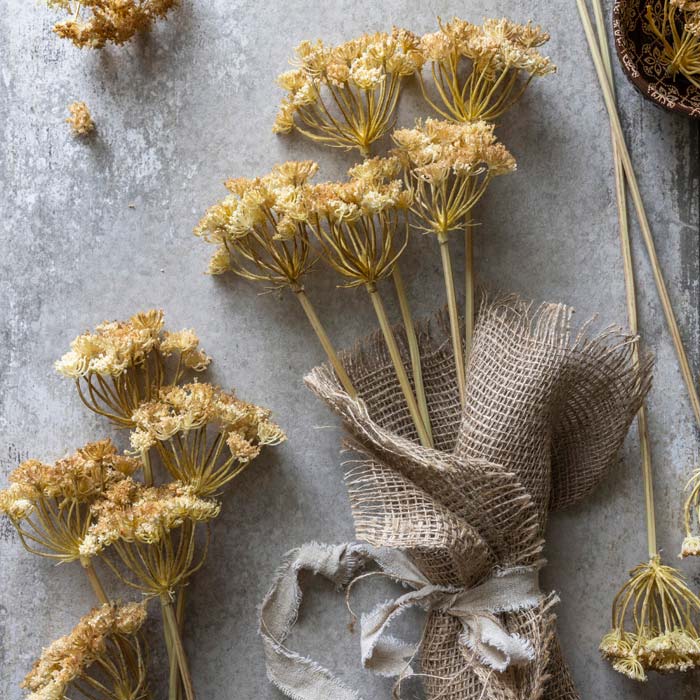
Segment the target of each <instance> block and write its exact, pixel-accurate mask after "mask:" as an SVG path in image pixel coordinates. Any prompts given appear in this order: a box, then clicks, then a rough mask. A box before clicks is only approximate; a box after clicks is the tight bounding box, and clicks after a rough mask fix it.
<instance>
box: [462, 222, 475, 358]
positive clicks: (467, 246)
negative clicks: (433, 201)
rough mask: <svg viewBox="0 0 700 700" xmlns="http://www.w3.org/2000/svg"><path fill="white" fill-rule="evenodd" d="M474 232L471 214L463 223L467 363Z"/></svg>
mask: <svg viewBox="0 0 700 700" xmlns="http://www.w3.org/2000/svg"><path fill="white" fill-rule="evenodd" d="M473 234H474V232H473V230H472V219H471V214H468V215H467V218H466V220H465V222H464V278H465V279H464V281H465V286H464V360H465V363H466V362H469V355H470V354H471V351H472V342H473V338H474V235H473Z"/></svg>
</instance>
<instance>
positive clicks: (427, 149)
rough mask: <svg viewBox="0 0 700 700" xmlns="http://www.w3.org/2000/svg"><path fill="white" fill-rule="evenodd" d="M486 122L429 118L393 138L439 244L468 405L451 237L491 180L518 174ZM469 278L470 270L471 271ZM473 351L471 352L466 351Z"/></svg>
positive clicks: (418, 211) (426, 226) (415, 207)
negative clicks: (450, 243) (507, 174)
mask: <svg viewBox="0 0 700 700" xmlns="http://www.w3.org/2000/svg"><path fill="white" fill-rule="evenodd" d="M493 131H494V127H493V125H492V124H487V123H486V122H483V121H481V122H473V123H465V124H455V123H452V122H448V121H440V120H436V119H427V120H426V121H425V122H424V123H420V122H419V123H418V124H417V126H416V128H414V129H399V130H397V131H395V132H394V134H393V139H394V142H395V143H396V145H397V151H396V153H397V154H398V156H399V158H400V159H401V160H402V162H403V165H404V168H405V172H406V177H407V180H408V182H409V183H410V185H411V187H412V190H413V204H412V206H411V211H412V212H413V213H414V214H415V215H416V216H417V217H418V219H419V221H420V222H421V223H422V225H421V226H420V227H419V228H421V229H422V230H423V231H425V232H430V233H434V234H435V235H436V237H437V240H438V243H439V244H440V255H441V259H442V266H443V276H444V278H445V289H446V293H447V306H448V311H449V316H450V329H451V334H452V345H453V350H454V356H455V364H456V371H457V384H458V387H459V393H460V397H461V399H462V402H464V391H465V390H464V383H465V376H464V353H463V351H462V342H461V339H460V331H459V312H458V309H457V295H456V291H455V285H454V278H453V275H452V262H451V259H450V250H449V245H448V234H449V233H450V232H451V231H454V230H455V229H457V228H460V227H462V226H464V224H465V222H466V221H467V218H468V217H469V215H470V213H471V210H472V208H473V207H474V205H475V204H476V203H477V202H478V201H479V199H481V197H482V195H483V194H484V192H485V191H486V188H487V187H488V185H489V183H490V182H491V180H492V179H493V178H494V177H496V176H498V175H503V174H505V173H510V172H513V171H514V170H515V159H514V158H513V156H512V155H511V154H510V153H509V152H508V151H507V150H506V148H505V146H503V144H501V143H499V142H498V141H497V140H496V137H495V136H494V133H493ZM467 274H469V270H467ZM468 350H469V348H467V351H468Z"/></svg>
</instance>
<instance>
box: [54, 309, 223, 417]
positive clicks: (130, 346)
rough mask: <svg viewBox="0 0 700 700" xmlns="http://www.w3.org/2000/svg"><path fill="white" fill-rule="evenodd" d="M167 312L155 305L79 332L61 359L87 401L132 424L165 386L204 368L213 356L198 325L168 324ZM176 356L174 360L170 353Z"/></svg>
mask: <svg viewBox="0 0 700 700" xmlns="http://www.w3.org/2000/svg"><path fill="white" fill-rule="evenodd" d="M163 325H164V321H163V312H162V311H159V310H157V309H151V310H150V311H146V312H143V313H138V314H135V315H134V316H132V317H131V318H130V319H129V320H127V321H105V322H104V323H101V324H100V325H98V326H97V327H96V328H95V330H94V332H87V333H83V334H82V335H79V336H78V337H77V338H76V339H75V340H74V341H73V342H72V343H71V349H70V352H67V353H66V354H65V355H63V357H62V358H61V359H60V360H58V361H57V362H56V364H55V368H56V371H57V372H58V373H59V374H62V375H63V376H64V377H68V378H70V379H74V380H75V383H76V387H77V389H78V394H79V395H80V398H81V400H82V401H83V403H84V404H85V405H86V406H87V407H88V408H89V409H90V410H91V411H94V412H95V413H97V414H99V415H101V416H104V417H105V418H108V419H109V420H111V421H112V422H114V423H116V424H117V425H118V426H120V427H124V428H132V427H133V426H134V422H133V420H132V415H133V413H134V411H135V410H136V408H137V407H138V406H139V405H140V404H141V403H142V402H144V401H150V400H151V399H154V398H156V397H157V396H158V392H159V391H160V389H161V387H163V386H170V385H173V384H177V383H178V382H180V381H181V380H182V378H183V377H184V376H185V374H186V372H187V371H192V372H202V371H204V370H205V369H206V368H207V367H208V366H209V363H210V362H211V358H209V356H208V355H207V354H206V353H205V352H204V351H203V350H202V349H201V348H200V347H199V338H197V335H196V334H195V333H194V331H192V330H183V331H178V332H176V333H169V332H168V331H164V330H163ZM171 357H172V358H174V359H175V362H172V363H168V362H167V359H168V358H171Z"/></svg>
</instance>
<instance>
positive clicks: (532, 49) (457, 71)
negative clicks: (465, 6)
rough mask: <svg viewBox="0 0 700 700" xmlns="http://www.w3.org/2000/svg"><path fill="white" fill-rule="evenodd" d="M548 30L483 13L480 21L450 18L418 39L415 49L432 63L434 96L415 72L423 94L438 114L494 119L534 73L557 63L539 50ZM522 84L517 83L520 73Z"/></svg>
mask: <svg viewBox="0 0 700 700" xmlns="http://www.w3.org/2000/svg"><path fill="white" fill-rule="evenodd" d="M548 40H549V34H547V32H545V31H543V30H542V29H541V28H540V27H537V26H534V25H533V24H532V23H531V22H528V23H527V24H517V23H515V22H511V21H510V20H508V19H505V18H504V19H487V20H485V21H484V23H483V24H482V25H481V26H478V25H475V24H472V23H471V22H467V21H466V20H463V19H459V18H454V19H453V20H452V21H450V22H446V23H443V22H440V28H439V30H438V31H437V32H434V33H431V34H425V35H424V36H422V37H421V39H420V45H419V51H420V52H421V53H422V54H423V58H424V60H425V62H428V63H431V64H432V71H431V75H432V77H433V79H434V81H435V84H436V87H437V93H438V96H437V99H434V98H433V97H431V96H430V95H429V93H428V90H427V88H426V85H425V83H424V81H423V77H422V74H421V73H420V72H419V73H418V75H419V78H420V81H421V87H422V90H423V95H424V96H425V98H426V100H427V101H428V103H429V104H430V105H431V106H432V107H433V108H434V109H435V111H436V112H438V113H439V114H440V115H441V116H442V117H444V118H446V119H450V120H454V121H476V120H479V119H486V120H494V119H496V118H497V117H498V116H500V115H501V114H503V112H505V111H506V110H507V109H509V108H510V107H511V106H512V105H513V103H514V102H515V101H516V100H517V99H518V98H519V97H520V96H521V95H522V93H523V92H524V91H525V89H526V87H527V85H528V84H529V82H530V80H532V78H533V77H537V76H544V75H548V74H550V73H553V72H554V71H555V70H556V68H555V66H554V64H553V63H552V62H551V61H550V60H549V58H548V57H546V56H544V55H542V54H541V53H540V51H539V50H538V49H539V47H540V46H542V45H543V44H545V43H546V42H547V41H548ZM521 74H522V75H524V76H525V81H524V84H522V85H520V84H518V79H519V76H520V75H521Z"/></svg>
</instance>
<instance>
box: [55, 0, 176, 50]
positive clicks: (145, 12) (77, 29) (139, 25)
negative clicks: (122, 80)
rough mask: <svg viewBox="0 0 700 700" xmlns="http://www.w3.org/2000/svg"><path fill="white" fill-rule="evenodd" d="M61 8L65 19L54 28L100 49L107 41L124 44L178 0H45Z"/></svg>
mask: <svg viewBox="0 0 700 700" xmlns="http://www.w3.org/2000/svg"><path fill="white" fill-rule="evenodd" d="M46 4H47V5H48V6H49V7H52V8H56V9H60V10H64V11H65V12H66V14H67V15H69V18H68V19H65V20H63V21H61V22H57V23H56V25H55V26H54V28H53V30H54V32H55V33H56V34H58V36H60V37H61V38H63V39H70V40H71V41H72V42H73V43H74V44H75V45H76V46H77V47H79V48H85V47H87V48H91V49H100V48H102V47H103V46H105V44H107V43H112V44H125V43H126V42H127V41H129V40H130V39H131V38H133V37H134V35H135V34H136V33H137V32H144V31H149V30H150V29H151V26H152V25H153V23H154V22H155V21H156V20H158V19H161V18H162V17H165V15H166V14H167V13H168V11H169V10H170V9H171V8H173V7H175V5H177V0H46Z"/></svg>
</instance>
